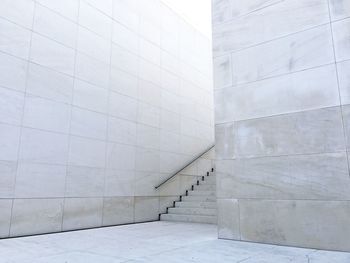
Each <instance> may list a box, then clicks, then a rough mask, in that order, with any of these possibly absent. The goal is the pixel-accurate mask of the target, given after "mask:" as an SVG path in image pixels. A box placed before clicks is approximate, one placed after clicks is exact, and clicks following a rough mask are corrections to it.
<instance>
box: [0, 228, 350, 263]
mask: <svg viewBox="0 0 350 263" xmlns="http://www.w3.org/2000/svg"><path fill="white" fill-rule="evenodd" d="M0 254H1V258H0V262H1V263H31V262H38V263H44V262H45V263H46V262H50V263H62V262H66V263H79V262H84V263H90V262H91V263H96V262H99V263H117V262H131V263H132V262H134V263H141V262H145V263H146V262H158V263H164V262H172V263H175V262H176V263H184V262H198V263H205V262H208V263H213V262H220V263H226V262H227V263H238V262H245V263H247V262H248V263H287V262H288V263H329V262H332V263H348V262H349V261H350V254H349V253H341V252H329V251H319V250H311V249H302V248H293V247H280V246H274V245H262V244H254V243H246V242H236V241H228V240H218V239H217V229H216V226H214V225H208V224H189V223H170V222H155V223H146V224H136V225H128V226H119V227H110V228H102V229H94V230H86V231H76V232H68V233H60V234H53V235H43V236H36V237H25V238H15V239H8V240H0Z"/></svg>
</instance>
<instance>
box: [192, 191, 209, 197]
mask: <svg viewBox="0 0 350 263" xmlns="http://www.w3.org/2000/svg"><path fill="white" fill-rule="evenodd" d="M188 195H189V196H214V197H215V192H214V191H198V190H194V191H189V192H188Z"/></svg>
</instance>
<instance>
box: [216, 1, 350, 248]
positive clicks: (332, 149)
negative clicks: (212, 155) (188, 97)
mask: <svg viewBox="0 0 350 263" xmlns="http://www.w3.org/2000/svg"><path fill="white" fill-rule="evenodd" d="M213 3H214V6H213V22H214V32H213V41H214V43H213V49H214V57H215V59H214V71H215V73H214V75H215V77H214V78H215V111H216V115H215V120H216V157H217V159H218V161H217V163H216V165H217V172H218V174H217V177H218V181H217V185H218V188H217V196H218V198H219V199H218V207H219V237H220V238H227V239H238V240H245V241H254V242H265V243H273V244H282V245H292V246H302V247H313V248H322V249H335V250H347V251H349V250H350V243H349V236H350V217H349V215H350V191H349V190H350V177H349V165H348V153H347V151H348V149H349V136H350V133H349V131H350V130H349V117H350V107H349V103H350V100H349V91H350V85H349V79H350V78H349V77H350V63H349V62H350V42H349V39H350V18H349V17H350V1H348V0H330V1H328V0H298V1H295V0H285V1H279V0H270V1H266V0H265V1H262V0H249V1H241V0H214V1H213Z"/></svg>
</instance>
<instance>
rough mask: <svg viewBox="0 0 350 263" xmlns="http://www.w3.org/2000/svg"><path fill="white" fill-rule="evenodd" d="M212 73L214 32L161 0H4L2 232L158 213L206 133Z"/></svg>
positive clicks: (0, 46) (0, 30)
mask: <svg viewBox="0 0 350 263" xmlns="http://www.w3.org/2000/svg"><path fill="white" fill-rule="evenodd" d="M211 83H212V81H211V46H210V41H209V40H208V39H207V38H206V37H204V36H203V35H201V34H200V33H199V32H197V31H196V30H195V29H193V28H192V27H191V25H189V24H187V23H186V22H184V21H183V20H182V18H180V17H179V16H177V15H176V14H175V13H174V12H173V11H172V10H170V9H169V8H168V7H167V6H165V5H163V4H162V3H161V2H160V1H157V0H147V1H144V0H133V1H131V0H104V1H95V0H65V1H48V0H36V1H33V0H3V1H1V3H0V175H1V176H0V211H1V213H0V237H8V236H19V235H28V234H36V233H46V232H54V231H61V230H70V229H80V228H89V227H98V226H102V225H103V226H105V225H115V224H122V223H132V222H141V221H149V220H155V219H157V218H158V213H159V211H160V208H161V207H162V206H161V203H160V195H162V196H163V197H167V193H166V192H163V193H160V192H159V191H158V192H157V191H155V190H154V187H155V186H156V185H157V184H158V183H159V182H160V181H161V180H163V179H164V178H166V177H167V176H169V174H171V173H172V172H174V171H175V170H177V169H178V168H179V167H180V166H182V165H183V164H185V163H186V161H188V160H190V159H191V158H192V157H193V156H194V155H196V154H198V153H200V152H201V151H202V150H204V149H205V148H206V147H208V146H209V145H210V144H211V143H212V141H213V133H214V132H213V114H212V110H213V102H212V85H211ZM169 198H170V197H169Z"/></svg>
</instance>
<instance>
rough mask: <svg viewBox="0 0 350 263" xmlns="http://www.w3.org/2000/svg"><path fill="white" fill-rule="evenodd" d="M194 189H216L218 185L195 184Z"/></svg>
mask: <svg viewBox="0 0 350 263" xmlns="http://www.w3.org/2000/svg"><path fill="white" fill-rule="evenodd" d="M194 190H199V191H216V185H214V184H201V185H195V186H194Z"/></svg>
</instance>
